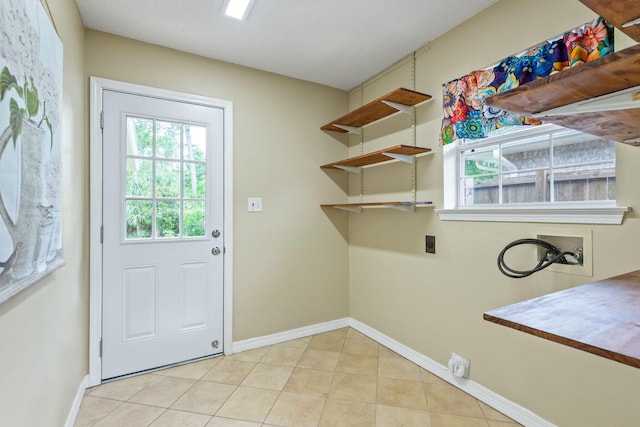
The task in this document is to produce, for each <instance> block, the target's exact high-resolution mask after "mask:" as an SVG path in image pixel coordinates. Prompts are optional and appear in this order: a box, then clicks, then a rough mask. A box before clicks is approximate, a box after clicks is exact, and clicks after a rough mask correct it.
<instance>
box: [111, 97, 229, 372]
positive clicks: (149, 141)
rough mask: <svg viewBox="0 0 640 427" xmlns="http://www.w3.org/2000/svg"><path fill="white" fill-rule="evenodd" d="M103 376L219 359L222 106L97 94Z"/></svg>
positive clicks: (221, 265)
mask: <svg viewBox="0 0 640 427" xmlns="http://www.w3.org/2000/svg"><path fill="white" fill-rule="evenodd" d="M103 114H104V124H103V260H102V262H103V268H102V271H103V290H102V304H103V307H102V379H108V378H114V377H118V376H121V375H127V374H131V373H134V372H140V371H144V370H148V369H153V368H157V367H160V366H165V365H169V364H173V363H178V362H182V361H186V360H190V359H195V358H199V357H203V356H208V355H213V354H218V353H222V351H223V349H222V343H223V337H222V329H223V324H222V323H223V322H222V321H223V310H222V309H223V265H224V263H223V257H224V244H223V242H224V236H223V235H222V230H223V229H224V228H223V190H224V183H223V176H224V175H223V174H224V171H223V166H224V163H223V136H224V129H223V118H224V117H223V116H224V112H223V109H221V108H215V107H210V106H202V105H196V104H190V103H184V102H177V101H170V100H165V99H158V98H149V97H144V96H140V95H132V94H127V93H121V92H115V91H109V90H105V91H104V93H103Z"/></svg>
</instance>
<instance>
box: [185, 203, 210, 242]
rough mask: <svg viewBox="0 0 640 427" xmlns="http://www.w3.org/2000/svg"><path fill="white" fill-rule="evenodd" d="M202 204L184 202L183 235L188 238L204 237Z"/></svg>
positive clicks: (203, 205)
mask: <svg viewBox="0 0 640 427" xmlns="http://www.w3.org/2000/svg"><path fill="white" fill-rule="evenodd" d="M204 212H205V204H204V202H184V224H183V230H184V235H185V236H188V237H202V236H204V229H205V223H204V222H205V221H204Z"/></svg>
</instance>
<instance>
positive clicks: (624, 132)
mask: <svg viewBox="0 0 640 427" xmlns="http://www.w3.org/2000/svg"><path fill="white" fill-rule="evenodd" d="M637 86H640V45H635V46H632V47H630V48H627V49H624V50H621V51H619V52H615V53H611V54H609V55H606V56H603V57H602V58H599V59H596V60H594V61H591V62H587V63H584V64H581V65H579V66H576V67H574V68H569V69H565V70H563V71H561V72H559V73H556V74H552V75H550V76H547V77H545V78H542V79H538V80H535V81H532V82H529V83H527V84H524V85H522V86H519V87H517V88H515V89H512V90H509V91H507V92H504V93H501V94H498V95H495V96H493V97H491V98H487V99H486V101H485V102H486V104H487V105H489V106H491V107H496V108H500V109H502V110H507V111H510V112H512V113H516V114H520V115H523V116H529V117H537V118H541V119H543V120H544V121H546V122H550V123H555V124H558V125H560V126H564V127H567V128H571V129H576V130H578V131H581V132H585V133H589V134H592V135H596V136H600V137H603V138H608V139H613V140H615V141H620V142H626V143H630V144H633V145H640V141H636V139H637V138H640V102H638V108H635V107H633V108H629V109H619V110H615V109H610V110H607V111H588V112H581V111H580V110H581V108H583V109H586V108H588V106H587V105H585V104H583V106H581V105H580V104H577V103H584V102H591V101H593V98H597V97H602V96H603V95H609V94H613V93H614V92H619V91H623V90H626V89H632V88H635V87H637ZM633 100H640V88H638V91H637V92H634V91H633V90H631V91H630V92H629V102H631V101H633ZM593 102H594V103H595V101H593ZM604 102H605V103H606V100H604ZM571 104H577V106H576V107H575V108H574V110H573V111H568V112H567V113H558V114H559V115H548V114H546V113H545V112H549V110H552V109H556V108H559V107H565V106H568V105H571ZM554 114H555V113H554Z"/></svg>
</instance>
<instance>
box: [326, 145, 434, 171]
mask: <svg viewBox="0 0 640 427" xmlns="http://www.w3.org/2000/svg"><path fill="white" fill-rule="evenodd" d="M430 151H431V149H430V148H423V147H414V146H412V145H396V146H394V147H389V148H385V149H384V150H379V151H374V152H372V153H368V154H363V155H361V156H357V157H351V158H349V159H345V160H339V161H337V162H333V163H329V164H326V165H322V166H320V167H321V168H323V169H341V170H347V171H349V172H359V171H360V168H362V167H363V166H369V165H375V164H377V163H383V162H387V161H390V160H401V161H403V162H406V163H413V159H414V157H415V156H416V155H418V154H423V153H428V152H430Z"/></svg>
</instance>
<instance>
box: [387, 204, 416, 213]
mask: <svg viewBox="0 0 640 427" xmlns="http://www.w3.org/2000/svg"><path fill="white" fill-rule="evenodd" d="M386 206H387V207H388V208H391V209H395V210H397V211H401V212H411V211H413V210H414V206H413V205H386Z"/></svg>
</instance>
